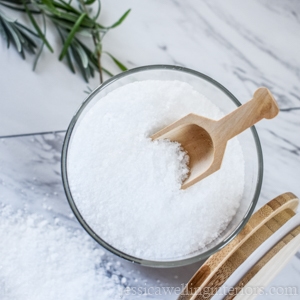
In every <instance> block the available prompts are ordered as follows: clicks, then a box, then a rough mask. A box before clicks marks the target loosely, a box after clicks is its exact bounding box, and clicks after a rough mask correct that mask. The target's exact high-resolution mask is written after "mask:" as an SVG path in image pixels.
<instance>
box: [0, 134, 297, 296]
mask: <svg viewBox="0 0 300 300" xmlns="http://www.w3.org/2000/svg"><path fill="white" fill-rule="evenodd" d="M63 137H64V133H54V134H52V133H51V134H43V135H40V134H38V135H29V136H19V137H10V138H2V139H0V190H1V193H0V207H1V206H2V205H10V206H12V210H13V211H17V210H22V211H24V212H25V213H28V214H39V215H40V216H41V217H42V218H44V219H46V220H47V221H48V222H53V220H54V219H56V218H59V220H60V223H59V226H64V227H67V228H69V229H70V230H75V229H78V230H83V229H82V228H81V226H80V225H79V223H78V222H77V220H76V219H75V217H74V216H73V213H72V212H71V209H70V208H69V205H68V203H67V200H66V196H65V194H64V191H63V187H62V182H61V175H60V158H61V147H62V142H63ZM289 159H291V157H288V156H286V157H285V158H284V160H285V161H286V162H288V161H289ZM277 176H278V173H273V174H271V179H272V178H273V179H276V177H277ZM290 181H291V185H292V186H297V184H298V182H299V180H298V178H297V177H296V176H291V177H290ZM263 192H265V194H266V195H272V196H274V195H273V192H272V191H270V190H268V187H267V186H264V187H263ZM270 199H271V198H269V199H268V200H270ZM264 203H265V200H264V198H263V197H261V198H260V200H259V203H258V205H257V207H260V206H262V205H263V204H264ZM7 232H8V234H9V228H8V229H7ZM16 246H17V245H16ZM95 247H100V246H97V245H96V243H95ZM1 259H5V258H1ZM0 265H1V264H0ZM200 265H201V262H199V263H195V264H192V265H189V266H185V267H180V268H171V269H155V268H147V267H142V266H139V265H134V264H132V263H130V262H127V261H125V260H122V259H119V258H118V257H116V256H115V255H113V254H110V253H108V252H107V251H106V256H105V259H104V262H103V263H102V265H101V267H102V268H104V269H106V273H107V276H108V277H110V276H112V275H116V276H117V277H118V278H119V279H120V284H122V285H123V287H124V288H131V292H128V294H123V295H122V297H121V299H126V300H136V299H145V297H146V296H145V295H143V294H144V293H145V291H149V292H150V294H148V295H147V297H146V298H150V299H176V298H177V296H176V295H178V293H179V291H180V290H181V289H182V288H183V286H184V285H185V283H187V281H188V280H189V279H190V278H191V276H192V275H193V274H194V273H195V271H196V270H197V269H198V268H199V266H200ZM32 267H34V266H32ZM0 275H1V274H0ZM74 276H75V277H76V274H74ZM0 277H1V276H0ZM122 278H125V279H126V281H124V280H123V281H121V280H122ZM0 279H1V278H0ZM1 280H5V279H3V278H2V279H1ZM278 286H279V287H296V289H297V291H298V295H297V296H287V295H285V296H284V298H282V296H281V295H277V296H274V295H272V297H271V298H269V297H268V295H264V296H260V297H261V299H264V300H267V299H298V298H297V297H299V294H300V252H298V253H297V254H296V255H295V256H294V258H293V259H292V260H291V261H290V262H289V264H288V265H287V266H286V267H285V268H284V270H282V271H281V272H280V273H279V275H278V276H277V277H276V278H275V279H274V280H273V281H272V282H271V283H270V285H269V288H268V289H267V293H268V291H269V290H270V288H272V287H278ZM158 287H159V288H160V290H159V291H160V294H159V295H155V294H152V293H153V289H154V288H158ZM138 288H140V291H139V292H138V290H137V289H138ZM151 288H152V289H151ZM175 288H178V289H179V290H175ZM134 289H136V290H134ZM176 292H177V294H176Z"/></svg>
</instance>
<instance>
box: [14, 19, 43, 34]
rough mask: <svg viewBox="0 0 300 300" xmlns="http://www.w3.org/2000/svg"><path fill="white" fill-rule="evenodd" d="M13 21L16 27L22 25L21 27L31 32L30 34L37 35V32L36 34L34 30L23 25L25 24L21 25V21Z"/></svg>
mask: <svg viewBox="0 0 300 300" xmlns="http://www.w3.org/2000/svg"><path fill="white" fill-rule="evenodd" d="M15 23H16V25H17V26H18V27H22V29H24V30H26V31H28V32H29V33H30V34H32V35H34V36H36V37H39V35H38V34H36V33H35V32H34V31H32V30H31V29H29V28H27V27H25V26H24V25H22V24H21V23H19V22H17V21H16V22H15Z"/></svg>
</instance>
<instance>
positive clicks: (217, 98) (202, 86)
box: [62, 65, 263, 267]
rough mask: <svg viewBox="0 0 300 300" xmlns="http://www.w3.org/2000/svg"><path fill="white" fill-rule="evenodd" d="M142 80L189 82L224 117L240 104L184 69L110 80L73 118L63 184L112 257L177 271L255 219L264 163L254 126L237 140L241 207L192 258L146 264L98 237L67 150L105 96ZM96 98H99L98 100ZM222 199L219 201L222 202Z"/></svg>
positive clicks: (134, 72) (163, 68) (136, 72)
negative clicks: (72, 178)
mask: <svg viewBox="0 0 300 300" xmlns="http://www.w3.org/2000/svg"><path fill="white" fill-rule="evenodd" d="M143 80H179V81H183V82H187V83H189V84H190V85H192V86H193V87H194V89H196V90H197V91H198V92H200V93H201V94H203V95H205V96H206V98H208V99H210V100H211V101H212V102H213V103H214V104H215V105H217V106H218V107H219V108H220V109H221V110H222V111H223V112H224V114H228V113H229V112H231V111H232V110H234V109H235V108H236V107H237V106H240V105H241V103H240V102H239V101H238V100H237V99H236V98H235V97H234V96H233V95H232V94H231V93H230V92H229V91H228V90H227V89H226V88H225V87H223V86H222V85H221V84H220V83H218V82H217V81H215V80H213V79H212V78H210V77H208V76H206V75H204V74H202V73H199V72H196V71H193V70H190V69H187V68H182V67H177V66H169V65H152V66H144V67H140V68H135V69H131V70H130V71H127V72H124V73H121V74H119V75H117V76H114V77H112V78H111V79H109V80H107V81H106V82H105V83H103V84H102V85H101V86H99V87H98V88H96V89H95V90H94V91H93V92H92V93H91V94H90V95H89V96H88V97H87V99H86V100H85V101H84V103H83V104H82V105H81V107H80V108H79V110H78V112H77V113H76V115H75V116H74V117H73V119H72V121H71V123H70V125H69V127H68V130H67V133H66V136H65V140H64V144H63V150H62V180H63V185H64V189H65V193H66V196H67V199H68V202H69V204H70V207H71V209H72V211H73V213H74V214H75V216H76V218H77V219H78V221H79V222H80V224H81V225H82V226H83V228H84V229H85V230H86V231H87V232H88V233H89V234H90V236H91V237H92V238H94V239H95V240H96V241H97V242H98V243H99V244H100V245H102V246H103V247H104V248H106V249H107V250H109V251H111V252H112V253H114V254H116V255H118V256H120V257H122V258H124V259H127V260H129V261H131V262H134V263H138V264H141V265H145V266H151V267H178V266H182V265H187V264H191V263H194V262H197V261H200V260H203V259H205V258H207V257H209V256H210V255H212V254H213V253H215V252H217V251H218V250H220V249H222V248H223V247H224V246H225V245H226V244H228V243H229V242H230V241H231V240H232V239H233V238H234V237H235V236H236V235H237V234H238V233H239V232H240V231H241V230H242V228H243V227H244V225H245V224H246V223H247V221H248V220H249V218H250V216H251V215H252V213H253V211H254V208H255V205H256V203H257V201H258V197H259V194H260V189H261V184H262V176H263V159H262V151H261V146H260V142H259V138H258V135H257V132H256V130H255V128H254V126H253V127H252V128H250V129H247V130H246V131H244V132H243V133H242V134H240V135H239V137H238V139H239V142H240V144H241V147H242V151H243V155H244V159H245V187H244V194H243V197H242V200H241V204H240V207H239V209H238V211H237V213H236V214H235V216H234V217H233V219H232V220H231V222H230V223H229V225H228V226H227V227H226V228H225V229H224V231H223V232H222V233H221V234H220V236H219V237H218V238H217V239H215V240H214V241H213V242H212V243H210V244H208V245H207V246H206V247H205V248H202V249H200V250H198V251H196V252H193V253H191V254H189V255H185V256H183V257H180V258H176V259H169V260H145V259H141V258H139V257H134V256H131V255H128V254H126V253H124V252H122V251H120V250H118V249H116V248H114V247H112V246H111V245H109V244H108V243H107V242H105V240H103V239H102V238H101V237H100V236H98V235H97V234H96V233H95V232H94V231H93V229H92V228H91V227H90V226H89V224H87V222H86V221H85V220H84V219H83V217H82V216H81V214H80V211H79V210H78V209H77V207H76V203H75V201H74V199H73V197H72V191H71V189H70V186H69V183H68V168H67V160H68V148H69V145H70V143H72V135H73V134H74V132H75V131H76V127H77V126H78V123H79V122H80V120H81V118H83V117H84V115H85V113H86V112H87V111H88V110H89V109H90V108H91V107H92V106H93V105H94V104H95V103H96V101H98V100H99V99H100V98H103V97H104V96H106V95H107V94H108V93H109V92H111V91H113V90H115V89H116V88H119V87H121V86H123V85H125V84H128V83H131V82H135V81H143ZM96 95H97V97H95V96H96ZM221 200H222V199H220V201H221Z"/></svg>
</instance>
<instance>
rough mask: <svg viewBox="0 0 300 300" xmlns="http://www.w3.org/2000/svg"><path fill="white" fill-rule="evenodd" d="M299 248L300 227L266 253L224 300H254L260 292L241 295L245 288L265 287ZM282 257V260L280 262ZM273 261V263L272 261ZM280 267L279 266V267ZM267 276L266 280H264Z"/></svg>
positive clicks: (255, 291)
mask: <svg viewBox="0 0 300 300" xmlns="http://www.w3.org/2000/svg"><path fill="white" fill-rule="evenodd" d="M299 247H300V226H297V227H296V228H295V229H293V230H292V231H290V232H289V233H288V234H287V235H286V236H285V237H284V238H283V239H282V240H281V241H280V242H278V243H277V244H276V245H275V246H274V247H273V248H272V249H271V250H270V251H268V252H267V253H266V254H265V255H264V256H263V257H262V258H261V259H260V260H259V261H258V262H257V263H256V264H255V265H254V266H253V267H252V268H251V269H250V270H249V271H248V272H247V274H246V275H245V276H244V277H243V278H242V279H241V280H240V281H239V282H238V284H237V285H236V286H235V287H234V288H233V289H232V290H231V291H230V293H228V295H227V296H226V297H225V298H224V300H232V299H238V298H239V299H245V297H246V298H247V299H254V298H255V297H256V296H257V294H258V293H259V292H260V291H261V290H253V294H251V293H248V292H247V293H243V289H247V287H248V286H249V287H265V286H266V285H267V284H268V283H269V282H270V281H271V279H272V278H274V276H276V274H277V273H278V270H280V267H283V266H284V263H285V260H287V259H289V258H290V257H291V256H292V255H294V254H295V253H296V251H297V249H299ZM282 257H283V258H284V260H282ZM272 260H273V261H272ZM280 265H281V266H280ZM266 276H267V279H266Z"/></svg>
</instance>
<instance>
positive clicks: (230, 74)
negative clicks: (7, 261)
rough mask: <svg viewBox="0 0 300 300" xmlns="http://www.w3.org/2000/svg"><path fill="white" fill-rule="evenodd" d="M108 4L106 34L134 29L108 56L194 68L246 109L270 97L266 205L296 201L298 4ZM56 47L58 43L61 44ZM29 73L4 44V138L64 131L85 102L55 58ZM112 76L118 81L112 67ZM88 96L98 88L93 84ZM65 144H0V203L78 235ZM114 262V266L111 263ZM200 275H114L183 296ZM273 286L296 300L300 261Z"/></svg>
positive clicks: (111, 42)
mask: <svg viewBox="0 0 300 300" xmlns="http://www.w3.org/2000/svg"><path fill="white" fill-rule="evenodd" d="M102 3H103V11H102V17H101V18H102V21H103V23H104V24H110V23H112V22H113V21H114V20H115V19H117V18H118V17H119V16H120V15H121V14H122V13H123V12H124V11H125V10H126V9H127V8H132V12H131V14H130V15H129V17H128V19H127V20H126V21H125V22H124V24H122V26H121V27H119V28H117V29H115V30H114V31H111V32H110V33H109V34H108V35H107V37H106V40H105V43H104V48H105V49H106V50H109V51H111V52H112V53H113V54H114V55H115V56H117V57H118V58H119V59H120V60H121V61H123V62H125V63H126V64H127V66H128V67H129V68H132V67H135V66H141V65H147V64H158V63H163V64H176V65H182V66H185V67H189V68H192V69H195V70H197V71H200V72H202V73H205V74H207V75H209V76H211V77H213V78H214V79H216V80H217V81H219V82H220V83H221V84H223V85H224V86H225V87H226V88H228V89H229V90H230V91H231V92H232V93H233V94H234V95H235V96H236V97H237V98H238V99H239V100H240V101H241V102H245V101H246V100H247V99H249V98H250V97H251V94H252V92H253V90H254V89H255V88H256V87H258V86H261V85H265V86H267V87H269V88H270V89H271V90H272V92H273V93H274V95H275V96H276V98H277V99H278V102H279V106H280V108H281V109H282V111H281V113H280V114H279V116H278V117H277V118H276V119H274V120H272V121H263V122H261V123H260V124H258V126H257V129H258V133H259V136H260V138H261V143H262V147H263V152H264V166H265V167H264V181H263V188H262V192H261V197H260V205H262V204H264V203H265V202H266V201H268V200H270V199H271V198H274V197H275V196H277V195H278V194H281V193H283V192H286V191H291V192H293V193H295V194H296V195H298V196H300V109H299V108H300V84H299V83H300V81H299V79H300V56H299V53H300V36H299V32H300V2H299V1H298V0H294V1H293V0H286V1H281V0H273V1H271V0H259V1H258V0H246V1H242V2H241V1H237V0H227V1H222V0H213V1H208V0H207V1H196V0H187V1H178V0H173V1H171V0H168V1H158V0H152V1H150V0H139V1H138V0H127V1H121V0H110V1H108V0H104V1H102ZM50 39H51V40H52V41H53V42H54V44H55V43H56V39H55V37H53V36H50ZM56 49H57V47H56ZM56 52H58V50H57V51H56ZM104 63H105V64H106V65H107V66H110V65H111V62H110V61H109V59H108V58H104ZM30 69H31V61H30V59H29V60H28V61H25V62H23V61H22V60H20V59H19V58H18V57H17V54H16V53H14V52H13V51H7V49H6V48H5V45H4V43H3V41H2V40H0V92H1V97H0V101H1V109H0V136H7V135H12V134H23V133H30V132H42V131H55V130H64V129H66V128H67V125H68V123H69V121H70V119H71V117H72V115H73V114H74V112H75V110H76V109H77V107H78V105H79V104H80V103H81V102H82V101H83V100H84V98H85V96H86V95H85V94H84V93H83V91H84V90H85V89H86V84H85V82H84V81H83V80H82V79H81V78H80V77H79V76H74V75H72V74H71V73H70V72H69V71H68V69H67V68H66V67H65V66H64V65H63V64H59V63H58V62H56V57H55V56H54V55H50V54H47V56H46V55H43V56H42V58H41V62H40V65H39V66H38V70H37V72H36V73H32V72H30ZM111 69H113V70H114V71H116V70H115V69H114V68H113V66H111ZM89 86H90V87H96V86H97V80H96V79H95V80H93V81H91V82H90V84H89ZM61 142H62V136H61V135H56V136H55V137H54V136H52V135H48V136H35V137H31V136H29V137H22V138H4V139H2V140H1V142H0V147H1V148H0V164H1V167H0V182H1V185H0V186H1V192H0V201H1V202H4V203H8V202H9V203H11V204H12V205H14V207H15V208H18V207H20V205H21V206H24V207H25V208H26V209H28V210H29V211H35V212H40V213H41V214H43V215H45V217H49V218H52V217H53V216H54V215H61V216H62V217H64V218H65V220H66V223H67V224H68V226H74V227H77V226H78V224H77V223H76V221H75V220H73V219H72V218H71V217H70V210H69V208H68V205H67V203H66V200H65V196H64V193H63V191H62V186H61V180H60V174H59V173H60V169H59V159H60V149H61ZM33 166H34V168H33ZM32 188H33V189H32ZM109 259H111V260H116V258H115V257H113V256H112V255H109V254H108V260H109ZM198 266H199V264H196V265H192V266H189V267H184V268H178V269H172V270H155V269H148V268H143V267H139V266H133V265H132V264H129V263H126V262H122V268H121V269H120V270H118V272H123V274H124V276H126V278H128V285H136V286H140V285H143V286H151V285H159V284H162V285H166V286H180V284H181V283H185V282H186V281H187V280H188V279H189V277H190V276H191V275H192V274H193V272H194V271H195V270H196V269H197V267H198ZM115 271H116V270H115ZM135 280H138V281H137V282H136V281H135ZM157 280H160V282H157ZM271 285H276V286H282V285H283V286H284V285H285V286H297V287H298V292H299V294H300V254H299V252H298V254H297V255H296V256H295V257H294V258H293V259H292V260H291V262H290V263H289V264H288V265H287V266H286V268H285V269H284V270H283V271H282V272H281V273H280V274H279V275H278V276H277V277H276V279H275V280H274V281H273V282H272V283H271ZM149 297H150V296H149ZM298 297H299V296H298ZM131 298H132V299H138V298H137V297H134V296H132V297H131ZM154 298H156V299H174V298H175V297H174V295H173V296H167V295H164V296H158V297H154ZM277 298H278V299H288V298H291V299H298V298H297V297H292V296H291V297H288V296H278V297H277ZM261 299H271V298H270V297H268V296H261ZM272 299H275V298H274V296H272Z"/></svg>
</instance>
